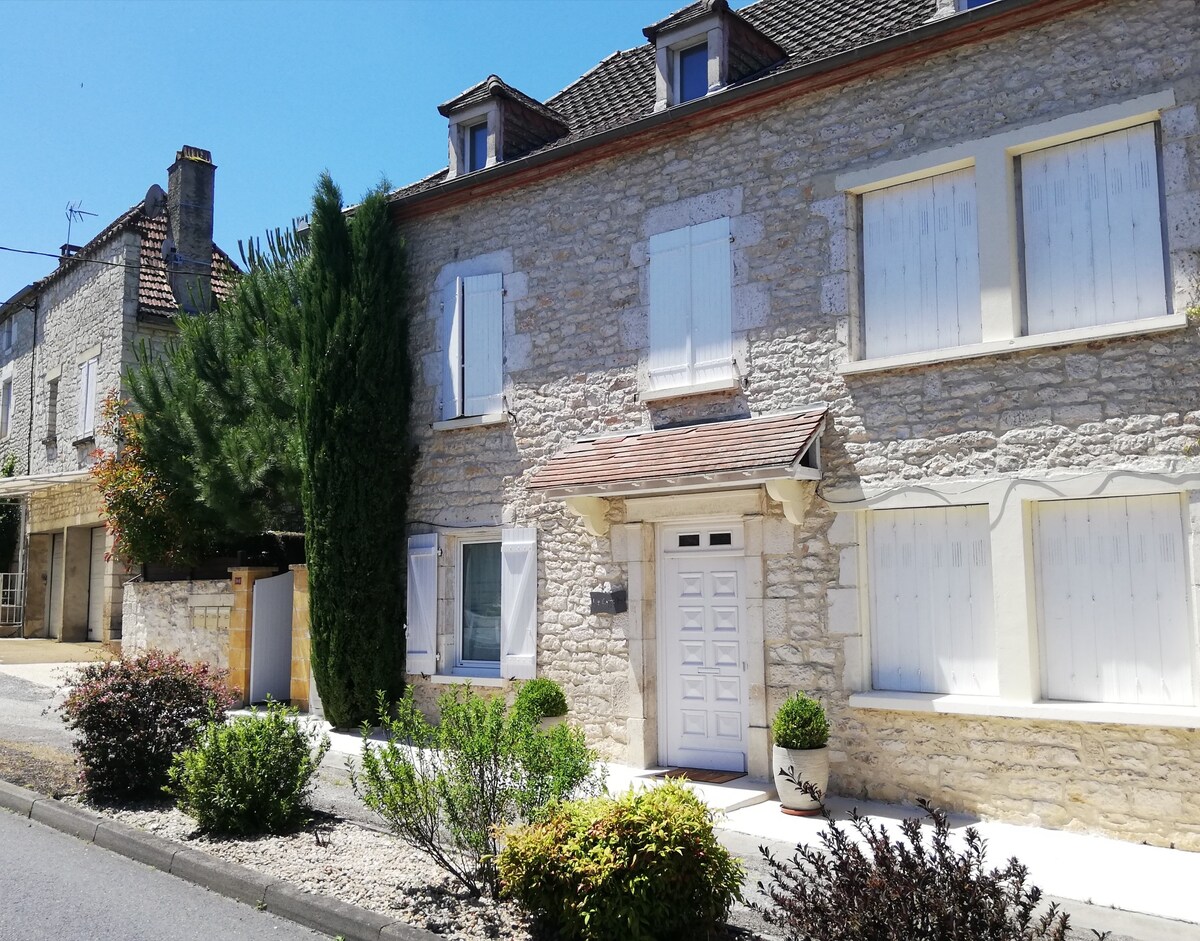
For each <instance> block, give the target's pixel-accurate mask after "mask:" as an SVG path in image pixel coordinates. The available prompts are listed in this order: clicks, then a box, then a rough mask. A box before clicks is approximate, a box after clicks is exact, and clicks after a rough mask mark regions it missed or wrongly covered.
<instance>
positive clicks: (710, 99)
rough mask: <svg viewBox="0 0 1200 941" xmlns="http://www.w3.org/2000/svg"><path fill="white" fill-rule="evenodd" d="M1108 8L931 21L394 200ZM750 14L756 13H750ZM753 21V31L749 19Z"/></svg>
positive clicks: (997, 6)
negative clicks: (935, 47)
mask: <svg viewBox="0 0 1200 941" xmlns="http://www.w3.org/2000/svg"><path fill="white" fill-rule="evenodd" d="M1103 2H1105V0H994V2H992V3H990V4H987V5H985V6H981V7H976V8H974V9H972V10H968V11H964V12H962V13H958V14H955V15H954V16H948V17H944V18H941V19H936V20H931V21H929V22H925V23H923V24H922V25H920V26H917V27H914V28H913V29H910V30H906V31H904V32H901V33H896V34H893V35H889V36H885V37H883V38H881V39H876V40H874V41H871V42H869V43H867V44H865V45H861V46H856V47H854V48H851V49H847V50H844V51H841V52H837V53H834V54H832V55H830V56H827V57H824V58H818V59H814V60H812V61H808V62H805V63H803V64H800V65H788V64H785V65H784V66H782V67H780V68H778V69H775V70H773V71H771V72H769V73H768V74H766V75H763V76H761V77H756V78H752V79H749V80H747V81H745V82H742V83H740V84H737V85H733V86H730V87H729V88H726V89H723V90H722V91H720V92H717V93H715V94H712V95H708V96H706V97H704V98H698V99H696V100H694V101H689V102H687V103H686V104H682V105H676V106H674V107H672V108H669V109H667V110H665V111H657V112H652V113H650V114H647V115H645V116H643V117H640V118H636V119H633V120H618V121H616V122H614V123H613V124H612V125H611V126H600V127H594V128H591V129H590V130H588V131H583V132H579V131H577V132H575V133H573V134H571V135H570V136H568V137H566V138H564V139H562V140H559V141H556V142H554V143H552V144H550V145H549V146H548V147H546V148H543V149H542V150H539V151H535V152H534V153H532V154H529V155H527V156H524V157H521V158H519V159H516V160H510V161H506V162H504V163H500V164H497V165H496V166H493V167H488V168H487V169H484V170H479V171H476V172H475V173H472V174H470V175H467V176H460V177H454V178H449V179H448V178H447V176H446V174H447V171H446V170H441V171H437V172H435V173H432V174H430V175H429V176H427V177H426V178H425V179H423V180H421V181H418V182H417V183H413V184H411V185H409V186H406V187H402V188H400V189H398V190H396V191H395V192H393V193H392V194H391V195H390V196H389V201H390V202H391V204H392V211H393V214H394V215H396V216H397V217H400V218H403V217H405V216H407V215H410V214H423V213H425V212H430V211H436V210H437V209H438V208H439V207H440V205H441V203H442V202H443V201H452V202H459V201H461V200H462V199H464V198H467V199H469V198H474V197H476V196H484V195H490V194H491V193H493V192H498V191H501V190H504V189H509V188H511V187H513V186H518V185H521V182H522V181H523V179H524V176H525V175H526V174H529V173H534V171H540V170H541V168H543V167H546V166H547V165H548V164H552V163H558V162H563V163H564V164H568V165H571V166H574V165H576V164H578V163H581V162H583V163H586V162H590V160H591V159H596V160H599V159H603V158H604V157H605V156H608V155H609V154H610V153H611V152H612V151H613V150H614V149H618V146H617V145H618V142H623V141H625V140H626V139H628V138H635V137H638V136H641V135H650V134H655V135H657V134H660V133H665V134H666V136H674V135H673V134H672V133H670V131H669V130H668V129H667V127H666V126H667V125H670V124H674V125H676V127H677V129H678V130H677V133H679V134H683V133H689V132H690V131H692V130H695V129H696V128H698V127H705V126H708V125H710V124H714V123H717V122H718V121H720V120H722V119H723V118H724V117H726V116H727V115H728V114H735V113H739V112H741V111H742V110H743V109H744V108H745V107H748V102H749V101H750V100H752V99H762V100H763V101H764V102H765V104H764V105H763V106H767V105H769V104H770V103H773V102H774V101H775V100H780V99H782V98H783V97H784V95H782V94H781V93H780V90H781V89H786V88H787V87H788V86H792V85H797V84H801V83H808V84H810V85H811V87H812V88H813V89H816V88H822V87H825V85H826V84H833V83H834V81H837V82H844V81H851V80H853V79H855V78H858V77H861V76H862V75H865V74H869V73H870V71H873V69H871V70H868V69H865V68H861V66H864V65H866V64H868V63H871V62H872V60H877V59H878V60H881V63H882V66H887V65H892V64H896V63H901V62H906V61H909V58H908V57H905V56H903V55H902V53H903V52H904V51H905V50H907V49H908V47H916V46H922V45H925V44H929V43H937V42H939V41H942V40H945V39H952V40H955V39H956V40H958V41H961V42H975V41H981V40H983V39H987V38H990V37H991V36H992V35H998V34H1000V33H1004V32H1007V31H1008V30H1009V29H1011V28H1016V27H1019V26H1024V25H1031V24H1033V23H1037V22H1042V21H1044V20H1046V19H1050V18H1052V17H1054V16H1059V15H1062V14H1063V13H1066V12H1072V11H1074V10H1077V9H1083V8H1085V7H1089V6H1095V5H1097V4H1099V3H1103ZM749 9H751V8H747V10H749ZM1021 14H1025V15H1024V16H1021ZM746 18H747V20H749V21H750V22H751V25H754V23H753V21H752V20H751V19H750V17H749V16H747V17H746ZM947 45H949V44H947ZM639 53H640V54H643V55H645V56H646V57H647V58H649V59H652V58H653V55H654V47H653V46H650V45H646V46H641V47H638V48H637V49H632V50H626V51H625V52H618V53H614V54H613V55H612V56H609V57H608V59H606V60H605V62H610V61H612V60H614V59H626V58H632V57H634V56H637V55H638V54H639ZM592 71H593V72H595V71H596V70H592ZM588 74H592V73H588ZM824 76H830V79H831V80H830V81H829V82H826V83H821V82H820V81H819V80H820V79H821V78H822V77H824ZM572 87H573V86H569V87H568V89H565V90H564V91H563V92H560V93H559V94H558V95H556V96H555V97H554V98H552V99H550V100H551V101H552V102H555V101H558V100H559V99H561V97H562V96H563V95H564V94H566V93H567V92H568V91H570V89H571V88H572ZM651 95H652V91H651ZM588 151H591V152H592V154H591V155H590V157H589V156H584V155H585V154H586V152H588ZM572 158H576V159H572ZM568 162H569V163H568ZM535 176H536V178H541V177H542V176H544V172H536V174H535Z"/></svg>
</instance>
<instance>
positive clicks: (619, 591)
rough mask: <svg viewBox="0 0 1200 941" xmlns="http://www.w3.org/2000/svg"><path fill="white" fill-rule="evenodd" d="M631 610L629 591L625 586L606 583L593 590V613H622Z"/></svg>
mask: <svg viewBox="0 0 1200 941" xmlns="http://www.w3.org/2000/svg"><path fill="white" fill-rule="evenodd" d="M628 610H629V593H628V592H627V591H625V589H624V588H610V587H609V586H608V585H605V586H604V587H603V588H601V589H600V590H599V591H593V592H592V614H621V613H623V612H625V611H628Z"/></svg>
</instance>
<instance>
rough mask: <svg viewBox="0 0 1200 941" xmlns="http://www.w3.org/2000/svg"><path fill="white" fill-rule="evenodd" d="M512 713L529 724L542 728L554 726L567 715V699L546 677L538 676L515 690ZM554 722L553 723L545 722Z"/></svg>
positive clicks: (552, 681)
mask: <svg viewBox="0 0 1200 941" xmlns="http://www.w3.org/2000/svg"><path fill="white" fill-rule="evenodd" d="M513 711H514V712H515V713H517V714H518V715H523V716H525V717H526V718H528V719H529V720H530V721H531V722H540V723H541V724H542V725H543V726H546V725H555V724H557V723H558V722H561V721H562V718H563V717H564V716H565V715H566V714H567V697H566V694H564V693H563V688H562V687H561V686H559V685H558V684H557V683H556V682H554V680H552V679H550V678H549V677H548V676H539V677H538V678H537V679H535V680H530V681H529V682H528V683H522V684H521V686H520V687H519V688H518V689H517V695H516V699H515V700H514V701H513ZM547 720H554V721H547Z"/></svg>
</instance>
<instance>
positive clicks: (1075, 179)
mask: <svg viewBox="0 0 1200 941" xmlns="http://www.w3.org/2000/svg"><path fill="white" fill-rule="evenodd" d="M1021 210H1022V225H1023V233H1024V242H1025V301H1026V310H1027V317H1028V329H1029V332H1030V333H1031V334H1036V333H1048V332H1050V331H1054V330H1070V329H1073V328H1076V327H1089V326H1094V325H1097V324H1107V323H1119V322H1121V321H1127V320H1139V319H1142V318H1145V317H1160V316H1163V315H1165V314H1166V313H1167V291H1166V269H1165V260H1164V257H1163V241H1162V239H1163V234H1162V219H1161V213H1160V197H1159V182H1158V147H1157V143H1156V139H1155V130H1154V125H1152V124H1144V125H1141V126H1139V127H1134V128H1129V129H1128V130H1124V131H1114V132H1113V133H1111V134H1103V135H1101V136H1099V137H1093V138H1089V139H1088V140H1082V141H1075V142H1074V143H1070V144H1063V145H1061V146H1058V147H1050V148H1047V149H1046V150H1040V151H1037V152H1036V153H1031V154H1026V155H1024V156H1023V157H1022V158H1021Z"/></svg>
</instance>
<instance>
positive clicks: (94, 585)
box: [87, 526, 105, 640]
mask: <svg viewBox="0 0 1200 941" xmlns="http://www.w3.org/2000/svg"><path fill="white" fill-rule="evenodd" d="M104 539H105V530H104V527H103V526H97V527H96V528H95V529H93V530H92V546H91V550H92V551H91V555H90V556H89V562H88V615H87V637H88V640H103V639H104Z"/></svg>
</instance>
